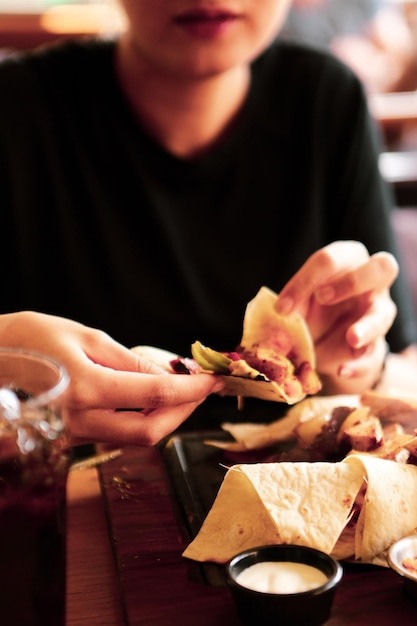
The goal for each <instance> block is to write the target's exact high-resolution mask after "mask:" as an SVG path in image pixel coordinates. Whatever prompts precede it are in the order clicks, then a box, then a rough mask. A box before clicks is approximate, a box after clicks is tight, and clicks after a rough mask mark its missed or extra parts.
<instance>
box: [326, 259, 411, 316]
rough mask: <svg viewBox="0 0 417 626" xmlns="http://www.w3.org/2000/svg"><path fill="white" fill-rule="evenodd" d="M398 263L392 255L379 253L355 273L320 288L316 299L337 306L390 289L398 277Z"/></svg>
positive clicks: (351, 272)
mask: <svg viewBox="0 0 417 626" xmlns="http://www.w3.org/2000/svg"><path fill="white" fill-rule="evenodd" d="M398 269H399V268H398V263H397V261H396V260H395V258H394V257H393V255H392V254H389V253H388V252H378V253H376V254H374V255H372V256H371V257H370V258H369V260H368V261H367V262H366V263H364V264H362V265H361V266H359V267H357V268H355V269H354V270H353V271H349V272H346V273H345V274H343V276H341V277H340V278H337V279H335V280H332V281H331V283H328V284H326V285H323V286H320V287H318V289H316V291H315V297H316V298H317V300H318V302H320V303H321V304H337V303H338V302H341V301H343V300H346V299H348V298H352V297H355V296H358V295H360V294H362V293H366V292H367V291H382V290H383V289H387V288H389V287H390V286H391V285H392V283H393V282H394V280H395V279H396V277H397V276H398Z"/></svg>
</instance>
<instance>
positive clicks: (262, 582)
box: [236, 561, 328, 593]
mask: <svg viewBox="0 0 417 626" xmlns="http://www.w3.org/2000/svg"><path fill="white" fill-rule="evenodd" d="M236 580H237V582H238V583H239V584H240V585H242V586H243V587H247V588H248V589H253V590H254V591H262V592H264V593H300V592H302V591H308V590H309V589H314V588H315V587H320V586H321V585H324V583H326V582H327V580H328V578H327V576H326V575H325V574H324V573H323V572H322V571H321V570H319V569H317V568H316V567H312V566H311V565H305V564H304V563H292V562H288V561H265V562H263V563H255V564H254V565H250V566H249V567H247V568H246V569H244V570H242V572H240V574H239V575H238V577H237V578H236Z"/></svg>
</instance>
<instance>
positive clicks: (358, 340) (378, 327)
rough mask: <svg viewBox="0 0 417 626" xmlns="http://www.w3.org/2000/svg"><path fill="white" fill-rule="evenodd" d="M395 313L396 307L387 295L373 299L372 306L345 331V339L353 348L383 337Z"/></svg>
mask: <svg viewBox="0 0 417 626" xmlns="http://www.w3.org/2000/svg"><path fill="white" fill-rule="evenodd" d="M396 315H397V307H396V305H395V303H394V302H393V301H392V300H391V298H390V297H389V296H387V297H386V298H385V297H384V301H383V302H381V298H379V299H377V300H375V302H374V303H373V304H372V306H371V307H370V308H369V309H368V311H367V312H366V313H364V314H363V315H362V316H361V318H360V319H359V320H358V321H357V322H355V323H353V324H352V325H351V326H349V328H348V329H347V331H346V341H347V343H348V345H349V346H351V347H352V348H354V349H360V348H363V347H364V346H366V345H367V344H369V343H372V342H373V341H375V340H376V339H377V338H378V337H385V335H386V334H387V332H388V331H389V329H390V328H391V326H392V323H393V321H394V319H395V317H396Z"/></svg>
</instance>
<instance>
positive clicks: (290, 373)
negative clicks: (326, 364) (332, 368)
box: [191, 287, 321, 404]
mask: <svg viewBox="0 0 417 626" xmlns="http://www.w3.org/2000/svg"><path fill="white" fill-rule="evenodd" d="M277 297H278V296H277V294H276V293H274V292H273V291H271V290H270V289H268V288H267V287H262V288H261V289H260V290H259V292H258V293H257V295H256V296H255V298H254V299H253V300H251V301H250V302H249V303H248V305H247V307H246V311H245V316H244V321H243V335H242V339H241V342H240V344H239V346H237V347H236V348H235V349H234V350H233V351H231V352H218V351H216V350H213V349H212V348H209V347H207V346H204V345H203V344H202V343H201V342H199V341H196V342H195V343H194V344H193V345H192V346H191V352H192V356H193V360H194V361H195V362H196V363H197V364H198V365H200V367H201V369H202V371H205V372H213V373H215V374H220V375H224V380H225V387H224V390H223V392H222V393H223V395H229V396H230V395H231V396H243V397H254V398H261V399H263V400H272V401H277V402H286V403H288V404H294V403H295V402H298V401H299V400H302V399H303V398H304V397H305V396H306V395H312V394H316V393H317V392H318V391H320V389H321V383H320V380H319V378H318V376H317V373H316V371H315V367H316V361H315V352H314V344H313V340H312V338H311V335H310V331H309V329H308V326H307V324H306V322H305V320H304V319H303V318H302V317H301V316H300V315H299V314H298V313H292V314H290V315H280V314H279V313H277V312H276V310H275V303H276V300H277Z"/></svg>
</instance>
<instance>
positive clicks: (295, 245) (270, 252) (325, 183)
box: [0, 0, 416, 444]
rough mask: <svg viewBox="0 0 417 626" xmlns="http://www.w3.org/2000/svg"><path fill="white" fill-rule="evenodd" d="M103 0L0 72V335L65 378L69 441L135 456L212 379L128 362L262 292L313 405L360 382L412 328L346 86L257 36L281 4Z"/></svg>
mask: <svg viewBox="0 0 417 626" xmlns="http://www.w3.org/2000/svg"><path fill="white" fill-rule="evenodd" d="M121 4H122V5H123V8H124V10H125V12H126V16H127V20H126V24H127V25H126V29H125V30H124V31H123V32H121V33H120V35H119V36H118V37H117V38H115V39H114V40H101V39H91V40H82V41H76V42H68V43H65V44H60V45H54V46H52V47H46V48H42V49H39V50H38V51H35V52H33V53H29V54H23V55H21V54H17V55H14V56H12V57H11V58H8V59H6V60H5V61H3V63H2V64H1V66H0V94H1V96H0V202H1V232H2V234H3V240H2V246H1V248H0V250H1V251H0V262H1V265H2V268H3V273H2V293H3V297H2V300H1V302H2V304H1V313H2V314H3V315H2V316H0V342H1V343H2V344H4V345H15V346H23V347H28V348H30V349H33V350H39V351H43V352H46V353H48V354H50V355H52V356H55V357H56V358H58V359H60V360H61V361H63V362H64V364H66V365H67V368H68V369H69V372H70V375H71V379H72V382H71V386H70V392H69V394H68V396H67V407H66V409H67V417H68V424H69V427H70V431H71V434H72V436H73V437H74V439H77V440H88V439H93V440H98V441H103V440H109V441H110V440H111V441H113V442H118V443H125V442H128V443H142V444H150V443H155V442H156V441H158V440H159V439H160V438H161V437H162V436H163V435H164V434H166V433H168V432H170V431H172V430H173V429H174V428H176V427H177V426H178V425H179V424H180V423H181V422H182V421H183V420H184V419H185V418H186V417H187V415H189V414H190V413H191V412H192V411H193V410H194V409H195V407H196V405H197V404H198V403H201V402H202V401H203V400H204V399H205V398H206V396H207V395H208V394H210V393H211V392H215V391H216V390H217V391H218V390H219V386H221V383H220V382H219V381H217V380H216V379H214V380H213V378H212V377H211V378H210V377H209V376H201V378H200V377H197V376H188V377H185V376H167V375H166V374H163V373H162V372H161V371H160V370H159V369H158V368H155V367H154V366H152V365H151V364H149V363H145V362H143V361H141V360H140V359H139V358H138V357H137V356H136V355H134V354H133V353H132V352H131V351H130V350H129V348H130V347H131V346H134V345H139V344H142V345H153V346H158V347H161V348H164V349H167V350H170V351H172V352H174V353H176V354H181V355H184V356H189V351H190V345H191V343H192V342H193V341H195V340H196V339H199V340H201V341H202V342H203V343H206V344H208V345H210V346H212V347H213V348H217V349H219V350H230V349H233V348H234V347H235V346H236V345H237V343H238V342H239V340H240V337H241V332H242V319H243V314H244V310H245V306H246V303H247V302H248V301H249V300H250V299H252V298H253V297H254V295H255V294H256V293H257V291H258V289H259V288H260V287H261V286H262V285H267V286H269V287H270V288H272V289H274V290H275V291H276V292H277V293H278V292H281V297H280V299H279V301H278V302H277V307H278V308H281V309H283V310H287V311H289V310H298V311H300V312H302V313H303V315H305V317H306V320H307V322H308V323H309V325H310V329H311V331H312V335H313V338H314V341H315V347H316V352H317V365H318V370H319V373H320V374H321V375H322V377H323V381H324V383H325V388H324V391H325V392H329V393H330V392H332V393H333V392H341V393H342V392H343V393H344V392H359V391H360V390H363V389H365V388H369V387H370V386H372V385H373V384H374V383H375V381H376V380H377V379H378V377H379V375H380V372H381V368H382V366H383V362H384V357H385V352H386V341H388V343H389V346H390V349H391V351H393V352H398V353H400V352H401V353H402V352H404V351H408V352H409V353H410V352H411V353H412V351H413V347H412V344H414V342H415V341H416V334H415V328H414V320H413V318H412V313H411V306H410V305H409V302H408V299H407V294H406V288H405V286H404V284H403V282H402V279H401V276H400V277H398V278H396V276H397V273H398V265H397V262H396V260H395V256H396V249H395V242H394V241H393V236H392V233H391V230H390V224H389V222H390V209H391V204H392V198H391V193H390V190H389V189H388V188H387V187H386V185H385V184H384V182H383V181H382V179H381V176H380V173H379V169H378V151H379V147H380V146H379V137H378V133H377V130H376V128H375V126H374V124H373V123H372V121H371V119H370V117H369V115H368V111H367V106H366V98H365V96H364V93H363V89H362V86H361V84H360V82H359V81H358V80H357V78H356V77H355V76H354V75H353V73H352V72H351V71H350V70H349V69H348V68H347V67H345V66H344V65H342V64H341V63H340V62H339V61H338V60H336V59H334V58H332V57H331V56H330V55H328V54H327V53H326V52H322V51H318V50H317V51H313V50H308V49H307V48H304V47H303V46H302V45H298V44H292V43H288V42H284V41H282V42H281V41H279V39H278V41H275V40H276V33H277V31H278V30H279V28H280V26H281V25H282V23H283V20H284V18H285V15H286V12H287V10H288V7H289V4H290V3H289V1H288V0H245V2H243V0H235V1H234V2H233V5H231V3H230V2H228V1H227V0H213V1H210V2H208V1H207V2H204V1H203V0H192V1H191V0H189V1H188V2H184V0H170V1H167V0H152V2H151V3H149V2H148V0H123V1H122V2H121ZM390 288H391V294H390ZM332 294H333V296H332ZM396 312H397V315H396ZM394 318H395V320H394ZM393 320H394V321H393ZM96 329H100V330H96ZM410 346H411V347H410ZM149 373H154V374H156V375H155V376H150V375H149ZM224 402H226V400H225V399H224V398H221V399H219V403H218V405H217V406H219V405H220V404H222V403H224ZM205 404H206V403H205ZM222 406H225V405H224V404H222ZM120 408H123V409H125V410H122V411H120V410H117V409H120ZM135 408H143V409H145V410H144V411H142V412H141V413H138V412H136V411H133V410H132V409H135ZM129 409H130V410H129ZM241 419H242V417H241Z"/></svg>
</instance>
